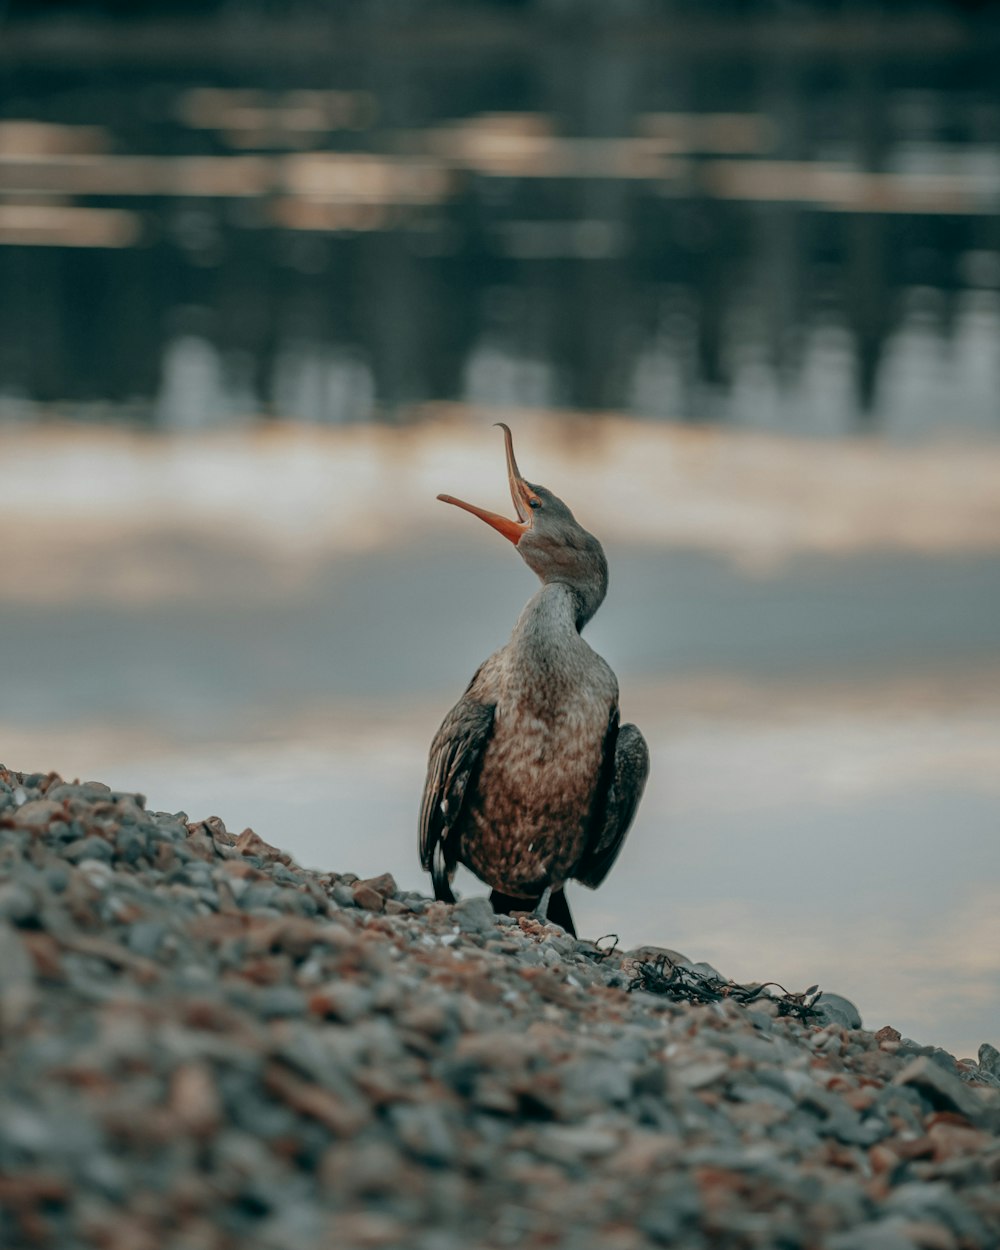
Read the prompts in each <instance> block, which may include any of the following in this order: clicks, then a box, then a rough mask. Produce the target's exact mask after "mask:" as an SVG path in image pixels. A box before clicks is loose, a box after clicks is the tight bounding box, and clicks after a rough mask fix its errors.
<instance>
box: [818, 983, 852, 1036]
mask: <svg viewBox="0 0 1000 1250" xmlns="http://www.w3.org/2000/svg"><path fill="white" fill-rule="evenodd" d="M813 1009H814V1010H815V1011H817V1012H819V1018H820V1020H821V1022H822V1023H823V1024H838V1025H840V1027H841V1028H842V1029H860V1028H861V1013H860V1011H858V1009H857V1007H855V1005H854V1004H853V1003H852V1002H851V1000H850V999H849V998H844V997H843V995H841V994H828V993H826V992H825V991H824V992H823V993H822V994H821V995H820V996H819V998H818V999H817V1000H816V1001H815V1002H814V1003H813Z"/></svg>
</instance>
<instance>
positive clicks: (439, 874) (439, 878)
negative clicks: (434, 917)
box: [431, 842, 455, 903]
mask: <svg viewBox="0 0 1000 1250" xmlns="http://www.w3.org/2000/svg"><path fill="white" fill-rule="evenodd" d="M431 881H432V882H433V883H434V897H435V898H436V899H437V900H438V902H440V903H454V901H455V896H454V894H452V892H451V881H450V880H449V873H448V865H447V864H446V863H445V858H444V847H443V846H442V845H441V843H440V842H439V843H438V844H437V846H436V847H435V848H434V858H433V859H432V860H431Z"/></svg>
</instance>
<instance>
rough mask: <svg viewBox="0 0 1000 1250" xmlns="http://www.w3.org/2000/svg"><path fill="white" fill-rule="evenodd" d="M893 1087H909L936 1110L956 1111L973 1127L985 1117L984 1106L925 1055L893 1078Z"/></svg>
mask: <svg viewBox="0 0 1000 1250" xmlns="http://www.w3.org/2000/svg"><path fill="white" fill-rule="evenodd" d="M892 1080H893V1084H894V1085H908V1086H910V1087H911V1088H912V1089H915V1090H917V1091H918V1092H919V1094H920V1095H921V1097H922V1098H924V1099H925V1100H926V1101H927V1102H929V1103H930V1105H931V1106H932V1107H934V1108H935V1109H936V1110H939V1111H957V1112H958V1113H959V1114H960V1115H964V1116H965V1117H966V1118H967V1119H969V1120H971V1121H972V1122H973V1123H974V1124H975V1123H979V1122H980V1121H981V1120H983V1119H984V1118H985V1114H986V1108H985V1105H984V1104H983V1103H982V1102H980V1101H979V1099H978V1098H977V1097H976V1095H975V1094H974V1093H972V1091H971V1090H970V1089H969V1088H968V1086H967V1085H965V1084H964V1083H963V1082H962V1081H960V1080H959V1078H958V1077H957V1076H952V1075H951V1073H950V1072H946V1071H945V1070H944V1069H943V1068H942V1067H941V1066H940V1065H939V1064H936V1063H935V1062H934V1060H933V1059H931V1058H929V1057H928V1056H926V1055H921V1056H920V1057H919V1058H918V1059H913V1060H911V1061H910V1063H908V1064H907V1065H906V1067H905V1068H904V1069H903V1070H902V1072H897V1073H896V1075H895V1076H894V1077H893V1078H892Z"/></svg>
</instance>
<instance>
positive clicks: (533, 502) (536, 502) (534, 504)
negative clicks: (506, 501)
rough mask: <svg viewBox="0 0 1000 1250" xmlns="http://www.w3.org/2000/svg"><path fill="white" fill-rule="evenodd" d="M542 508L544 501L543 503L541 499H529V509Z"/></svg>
mask: <svg viewBox="0 0 1000 1250" xmlns="http://www.w3.org/2000/svg"><path fill="white" fill-rule="evenodd" d="M541 506H542V501H541V500H540V499H529V500H528V507H529V508H540V507H541Z"/></svg>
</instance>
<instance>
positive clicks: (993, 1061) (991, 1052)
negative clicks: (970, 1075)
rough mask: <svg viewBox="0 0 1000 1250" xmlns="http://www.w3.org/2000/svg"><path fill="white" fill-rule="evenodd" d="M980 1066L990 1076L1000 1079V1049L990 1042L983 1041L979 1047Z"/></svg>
mask: <svg viewBox="0 0 1000 1250" xmlns="http://www.w3.org/2000/svg"><path fill="white" fill-rule="evenodd" d="M979 1066H980V1067H981V1068H982V1069H983V1071H984V1072H988V1073H989V1074H990V1076H995V1077H997V1078H998V1079H1000V1050H997V1048H996V1047H995V1046H991V1045H990V1043H989V1042H983V1044H982V1046H980V1047H979Z"/></svg>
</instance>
